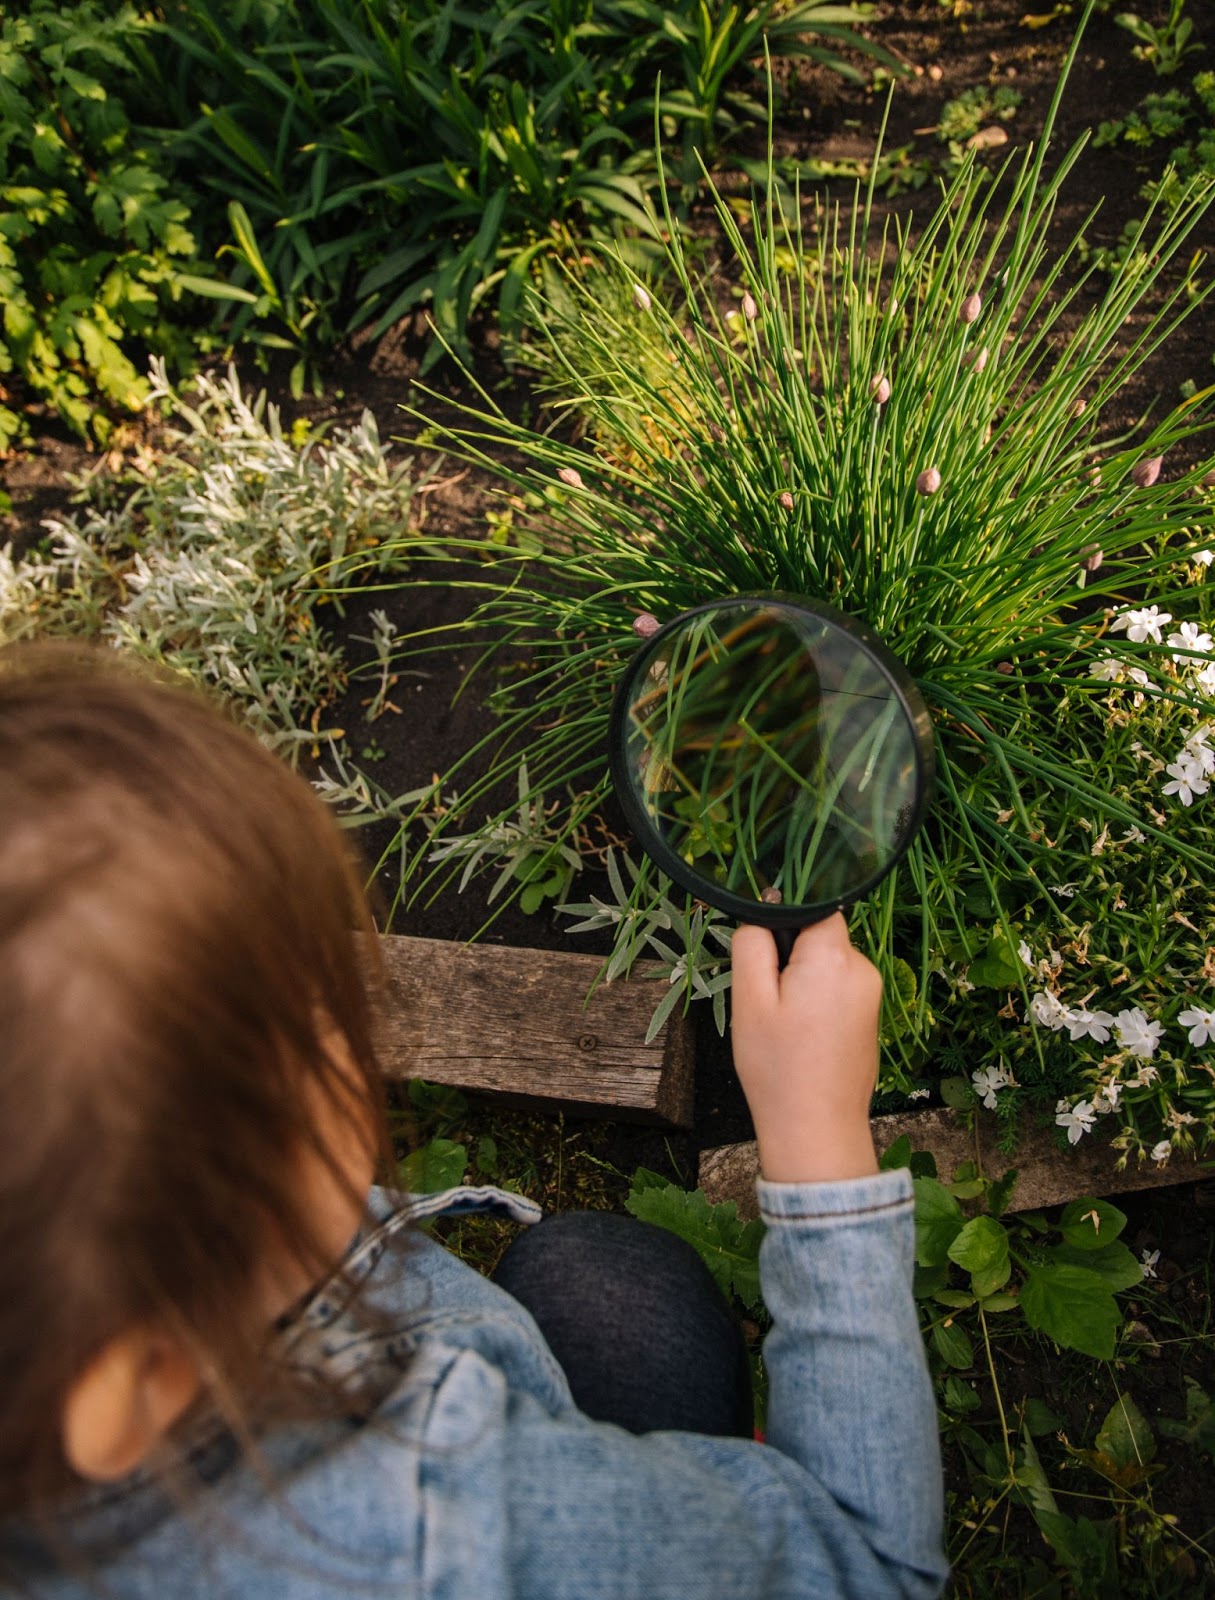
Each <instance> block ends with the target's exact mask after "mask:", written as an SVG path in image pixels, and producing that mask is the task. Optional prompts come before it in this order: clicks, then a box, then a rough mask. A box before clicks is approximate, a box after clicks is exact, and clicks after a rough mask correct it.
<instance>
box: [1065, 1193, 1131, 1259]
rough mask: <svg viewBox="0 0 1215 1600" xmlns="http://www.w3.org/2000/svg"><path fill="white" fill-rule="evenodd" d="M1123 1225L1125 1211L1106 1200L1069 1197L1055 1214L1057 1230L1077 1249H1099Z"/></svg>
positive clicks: (1117, 1233) (1120, 1230) (1114, 1237)
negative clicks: (1062, 1208)
mask: <svg viewBox="0 0 1215 1600" xmlns="http://www.w3.org/2000/svg"><path fill="white" fill-rule="evenodd" d="M1125 1227H1126V1215H1125V1213H1124V1212H1122V1211H1119V1209H1118V1207H1117V1206H1112V1205H1110V1203H1109V1201H1108V1200H1087V1199H1086V1200H1073V1201H1072V1203H1071V1204H1070V1205H1069V1206H1067V1207H1065V1209H1064V1212H1063V1215H1062V1216H1061V1217H1060V1218H1059V1231H1060V1232H1061V1233H1062V1235H1063V1238H1064V1240H1065V1242H1066V1243H1067V1244H1070V1245H1072V1246H1073V1247H1074V1248H1075V1249H1077V1250H1100V1249H1101V1248H1102V1246H1103V1245H1107V1244H1110V1243H1111V1242H1112V1241H1113V1240H1115V1239H1116V1238H1117V1237H1118V1235H1119V1234H1120V1233H1121V1232H1122V1230H1123V1228H1125Z"/></svg>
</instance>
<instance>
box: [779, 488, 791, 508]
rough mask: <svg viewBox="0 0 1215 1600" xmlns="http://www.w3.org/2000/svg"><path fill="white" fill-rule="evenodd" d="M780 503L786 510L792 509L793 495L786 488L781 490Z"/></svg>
mask: <svg viewBox="0 0 1215 1600" xmlns="http://www.w3.org/2000/svg"><path fill="white" fill-rule="evenodd" d="M780 503H781V505H782V506H784V508H785V510H786V511H792V510H793V496H792V495H791V494H790V493H789V491H788V489H784V490H782V492H781V497H780Z"/></svg>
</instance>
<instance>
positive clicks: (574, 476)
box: [557, 467, 582, 489]
mask: <svg viewBox="0 0 1215 1600" xmlns="http://www.w3.org/2000/svg"><path fill="white" fill-rule="evenodd" d="M557 476H558V477H559V478H560V479H561V481H562V483H568V484H569V486H570V488H571V489H581V488H582V474H581V473H580V472H579V471H578V468H577V467H558V468H557Z"/></svg>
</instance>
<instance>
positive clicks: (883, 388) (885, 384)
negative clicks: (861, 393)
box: [869, 372, 890, 406]
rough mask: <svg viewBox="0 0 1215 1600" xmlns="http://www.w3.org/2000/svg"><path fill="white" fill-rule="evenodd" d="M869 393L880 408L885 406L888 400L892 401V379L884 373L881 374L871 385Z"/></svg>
mask: <svg viewBox="0 0 1215 1600" xmlns="http://www.w3.org/2000/svg"><path fill="white" fill-rule="evenodd" d="M869 393H870V395H871V396H872V397H873V400H874V401H875V403H876V404H877V405H879V406H884V405H885V404H886V402H887V400H889V399H890V379H889V378H888V377H887V376H886V374H885V373H884V372H879V373H878V375H877V377H876V378H875V379H874V380H873V382H872V383H871V384H870V385H869Z"/></svg>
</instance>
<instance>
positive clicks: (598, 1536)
mask: <svg viewBox="0 0 1215 1600" xmlns="http://www.w3.org/2000/svg"><path fill="white" fill-rule="evenodd" d="M759 1196H760V1204H761V1210H762V1213H763V1216H764V1218H765V1221H766V1223H767V1231H766V1234H765V1237H764V1241H763V1245H762V1249H761V1256H760V1273H761V1281H762V1284H763V1292H764V1298H765V1301H766V1303H767V1305H768V1308H769V1310H770V1311H771V1313H772V1317H773V1327H772V1330H771V1332H770V1333H769V1335H768V1338H767V1342H766V1344H765V1347H764V1351H765V1358H766V1362H767V1367H768V1374H769V1381H770V1400H769V1411H768V1425H767V1441H766V1443H763V1444H760V1443H753V1442H751V1441H749V1440H744V1439H726V1438H709V1437H705V1436H703V1435H698V1434H689V1433H650V1434H645V1435H642V1436H635V1435H633V1434H630V1433H626V1432H624V1431H622V1430H621V1429H618V1428H615V1427H613V1426H610V1425H608V1424H605V1423H598V1422H592V1421H591V1420H590V1419H589V1418H587V1417H585V1416H584V1415H583V1414H582V1413H581V1412H580V1411H578V1410H577V1408H576V1407H575V1406H574V1403H573V1401H572V1399H571V1398H570V1393H569V1388H568V1386H567V1384H566V1381H565V1377H564V1375H563V1373H562V1371H561V1369H560V1367H559V1366H558V1365H557V1363H556V1361H555V1359H554V1358H553V1356H552V1354H551V1352H550V1351H549V1349H548V1347H547V1345H546V1344H545V1343H544V1341H543V1339H542V1338H541V1336H540V1334H539V1331H538V1329H537V1328H536V1325H535V1323H534V1322H533V1320H532V1318H531V1316H530V1315H529V1314H528V1313H527V1312H526V1311H525V1310H524V1309H523V1308H522V1307H521V1306H520V1305H519V1304H518V1303H517V1302H516V1301H515V1300H513V1299H512V1298H511V1297H510V1296H509V1295H508V1294H506V1293H505V1292H504V1291H503V1290H501V1289H499V1288H498V1287H497V1286H496V1285H495V1284H493V1283H491V1282H489V1281H488V1280H487V1279H485V1278H483V1277H482V1276H480V1275H479V1274H478V1273H477V1272H475V1271H473V1270H472V1269H471V1268H470V1267H468V1266H466V1265H464V1264H463V1263H462V1262H460V1261H459V1260H457V1259H456V1258H455V1257H454V1256H453V1255H452V1254H451V1253H450V1252H449V1251H447V1250H446V1249H444V1248H443V1246H442V1245H440V1244H439V1243H437V1242H436V1241H435V1240H433V1239H432V1238H430V1237H428V1236H427V1235H426V1234H424V1233H416V1234H413V1235H412V1239H411V1243H410V1246H409V1248H408V1249H405V1250H401V1251H398V1250H395V1249H393V1248H392V1244H393V1240H394V1236H395V1235H398V1234H399V1233H400V1232H401V1230H402V1229H404V1228H407V1227H410V1226H411V1225H412V1224H413V1223H415V1222H417V1221H419V1220H425V1219H427V1218H432V1217H436V1216H440V1215H445V1216H451V1215H455V1214H460V1213H464V1212H467V1211H470V1210H476V1209H482V1210H484V1209H487V1208H488V1209H498V1210H501V1211H505V1212H506V1213H507V1214H509V1215H512V1216H514V1217H515V1218H516V1220H518V1221H534V1220H535V1218H536V1217H537V1215H538V1212H537V1210H536V1208H535V1207H534V1206H532V1205H531V1203H530V1202H528V1201H524V1200H521V1199H520V1198H519V1197H518V1196H513V1195H506V1194H504V1193H502V1192H501V1191H498V1190H493V1189H474V1188H461V1189H457V1190H452V1191H450V1192H448V1193H447V1194H444V1195H437V1196H427V1197H425V1198H422V1199H420V1200H415V1201H413V1202H411V1203H408V1204H403V1202H402V1198H401V1197H400V1196H390V1195H388V1194H387V1193H385V1192H384V1191H373V1194H372V1197H371V1204H370V1216H371V1223H370V1225H369V1227H368V1228H367V1229H366V1230H365V1231H364V1232H363V1233H362V1234H361V1235H360V1237H359V1238H358V1239H357V1240H356V1241H355V1243H354V1245H353V1246H352V1248H351V1252H350V1254H349V1256H348V1258H347V1262H346V1267H347V1271H348V1273H349V1274H350V1275H353V1276H354V1277H355V1278H356V1279H362V1280H364V1282H365V1291H366V1294H367V1297H368V1299H369V1301H370V1303H372V1304H374V1306H375V1307H376V1309H377V1311H379V1312H380V1313H383V1312H384V1311H387V1312H388V1313H389V1317H388V1319H387V1321H386V1320H385V1319H384V1317H383V1316H382V1315H381V1316H379V1317H377V1318H376V1319H375V1321H374V1324H373V1323H372V1322H371V1321H370V1319H369V1318H368V1317H367V1315H366V1314H365V1313H361V1312H360V1310H359V1307H360V1305H361V1304H362V1302H363V1296H360V1297H359V1298H358V1299H356V1301H355V1302H354V1303H353V1305H351V1306H348V1307H347V1309H345V1310H343V1309H342V1307H341V1305H340V1304H339V1303H338V1301H337V1299H336V1297H335V1296H334V1295H333V1294H332V1292H331V1291H329V1292H327V1291H326V1289H325V1288H324V1287H322V1288H321V1289H320V1290H318V1291H317V1292H316V1294H315V1295H314V1296H313V1297H312V1299H311V1300H310V1302H309V1303H308V1304H307V1305H306V1306H305V1308H304V1310H303V1311H302V1312H301V1313H300V1314H299V1315H298V1316H297V1318H296V1319H295V1320H294V1321H293V1323H292V1324H291V1325H290V1326H289V1327H288V1329H287V1330H286V1331H285V1332H284V1334H283V1336H282V1337H283V1341H284V1348H285V1353H286V1354H287V1355H288V1357H289V1358H290V1359H291V1360H293V1361H303V1362H307V1363H311V1364H313V1365H315V1364H317V1363H319V1364H322V1365H324V1366H327V1367H329V1369H330V1370H335V1371H340V1372H341V1373H342V1374H344V1375H347V1376H349V1377H351V1378H353V1379H354V1381H355V1382H356V1384H357V1388H358V1390H359V1392H360V1394H361V1395H362V1396H364V1397H365V1400H366V1405H365V1406H361V1407H360V1415H358V1416H356V1417H350V1418H337V1417H334V1418H331V1419H327V1420H324V1421H317V1422H308V1423H300V1424H293V1425H290V1426H281V1427H279V1428H276V1429H274V1430H272V1431H271V1432H270V1433H269V1434H268V1435H267V1436H266V1437H265V1438H263V1439H262V1440H261V1441H260V1448H259V1452H258V1459H256V1460H255V1459H253V1458H250V1457H246V1456H244V1455H243V1454H242V1453H241V1452H240V1451H239V1450H238V1448H237V1447H236V1445H235V1444H234V1443H233V1441H232V1440H231V1439H230V1437H228V1436H227V1435H226V1434H224V1433H222V1432H220V1431H219V1430H216V1431H215V1432H213V1433H212V1434H211V1435H210V1436H206V1437H201V1438H200V1439H199V1440H198V1441H197V1443H196V1445H195V1447H194V1449H193V1451H192V1465H193V1467H194V1468H195V1470H196V1473H197V1475H198V1477H199V1478H201V1479H202V1480H204V1485H205V1486H203V1487H195V1486H193V1485H192V1487H191V1490H190V1492H189V1493H188V1495H185V1496H183V1494H182V1490H181V1486H180V1484H179V1485H178V1486H177V1487H176V1490H174V1488H173V1486H166V1485H165V1484H164V1483H163V1482H159V1481H157V1480H156V1479H155V1478H153V1477H152V1476H151V1475H149V1474H147V1473H136V1474H133V1475H132V1476H131V1477H130V1478H128V1479H126V1480H124V1481H123V1482H122V1483H121V1484H119V1485H115V1486H113V1487H111V1488H108V1489H105V1490H92V1491H90V1492H89V1493H88V1494H87V1495H85V1496H82V1497H81V1499H80V1500H79V1501H78V1502H76V1503H74V1504H73V1505H72V1506H71V1507H70V1508H65V1509H64V1510H63V1513H62V1515H61V1517H60V1518H59V1520H58V1526H57V1528H56V1529H55V1532H54V1536H53V1540H52V1545H53V1548H54V1549H55V1550H56V1552H57V1555H56V1556H55V1558H54V1559H52V1557H51V1556H50V1555H49V1553H48V1551H49V1549H50V1548H51V1545H48V1543H47V1542H46V1539H45V1535H44V1534H43V1533H42V1532H41V1531H35V1530H34V1529H33V1528H31V1527H24V1526H13V1525H11V1524H10V1525H9V1526H8V1527H7V1528H5V1529H0V1585H2V1586H3V1589H4V1592H5V1593H16V1594H22V1593H25V1594H31V1595H37V1596H39V1597H43V1596H45V1597H53V1600H83V1597H85V1596H92V1595H105V1596H113V1597H116V1600H237V1597H239V1600H355V1597H359V1600H361V1597H367V1600H375V1597H380V1596H402V1597H405V1596H408V1597H411V1600H414V1597H416V1600H777V1597H779V1600H795V1597H801V1596H805V1597H807V1600H809V1597H811V1596H813V1597H814V1600H828V1597H830V1600H836V1597H839V1600H845V1597H847V1600H851V1597H854V1596H855V1597H865V1600H877V1597H885V1596H914V1597H920V1596H933V1595H937V1594H939V1592H940V1590H941V1588H942V1587H943V1584H944V1581H945V1577H946V1565H945V1562H944V1559H943V1557H942V1551H941V1533H942V1483H941V1466H940V1458H939V1451H938V1441H937V1428H936V1410H935V1406H934V1402H933V1394H932V1387H931V1383H930V1380H929V1376H928V1372H927V1369H926V1365H925V1360H924V1353H923V1346H922V1343H921V1339H920V1334H919V1330H918V1327H917V1322H916V1313H915V1307H914V1304H913V1301H912V1295H911V1273H912V1242H913V1229H912V1209H911V1184H910V1180H909V1178H908V1175H907V1174H906V1172H885V1173H881V1174H880V1175H878V1176H876V1177H872V1178H860V1179H854V1180H851V1181H848V1182H840V1183H822V1184H775V1183H765V1182H762V1181H761V1182H760V1184H759ZM10 1584H12V1587H10V1586H9V1585H10Z"/></svg>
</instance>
